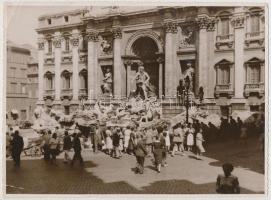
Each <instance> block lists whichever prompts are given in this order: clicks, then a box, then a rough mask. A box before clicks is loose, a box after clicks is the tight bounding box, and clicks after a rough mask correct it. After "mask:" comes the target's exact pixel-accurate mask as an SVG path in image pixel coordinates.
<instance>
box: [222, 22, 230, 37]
mask: <svg viewBox="0 0 271 200" xmlns="http://www.w3.org/2000/svg"><path fill="white" fill-rule="evenodd" d="M220 31H221V32H220V33H221V35H229V33H230V20H229V18H221V30H220Z"/></svg>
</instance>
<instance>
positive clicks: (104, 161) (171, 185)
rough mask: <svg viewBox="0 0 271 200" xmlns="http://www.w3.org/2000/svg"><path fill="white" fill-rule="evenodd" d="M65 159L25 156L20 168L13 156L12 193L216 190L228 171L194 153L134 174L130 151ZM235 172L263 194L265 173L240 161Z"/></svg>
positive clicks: (249, 189) (244, 185) (246, 188)
mask: <svg viewBox="0 0 271 200" xmlns="http://www.w3.org/2000/svg"><path fill="white" fill-rule="evenodd" d="M246 152H249V151H246ZM207 156H208V154H207ZM62 157H63V156H62V155H60V156H59V157H58V160H57V163H58V165H57V166H53V165H50V164H49V163H47V162H45V161H44V160H43V159H25V160H23V161H22V163H21V167H20V168H15V167H14V166H13V162H12V161H10V160H8V161H7V166H6V171H7V179H6V184H7V187H6V188H7V190H6V192H7V194H18V193H24V194H48V193H50V194H116V193H121V194H135V193H137V194H210V193H211V194H212V193H215V181H216V177H217V175H218V174H220V173H222V170H221V164H220V163H219V162H220V161H219V160H216V159H213V158H210V157H202V160H196V159H194V155H193V154H192V153H187V154H186V156H181V155H176V156H175V157H168V164H169V165H168V166H167V167H164V168H162V172H161V173H157V172H156V171H155V169H154V167H153V164H152V158H151V157H149V158H147V159H146V162H145V171H144V174H143V175H140V174H135V173H134V172H133V169H134V167H135V164H136V161H135V157H134V156H130V155H123V157H122V158H121V159H114V158H111V157H109V156H107V155H105V154H104V153H101V152H99V153H97V154H94V153H93V152H91V151H89V150H86V151H84V152H83V157H84V160H85V165H84V166H83V167H81V166H80V165H79V164H77V165H75V166H74V167H70V166H69V165H67V164H64V163H63V162H62V161H63V159H62ZM243 157H244V156H243ZM246 157H247V159H252V160H253V158H249V156H246ZM220 158H221V157H220ZM213 163H216V164H213ZM233 164H234V163H233ZM233 174H235V175H237V176H238V177H239V181H240V185H241V193H263V191H264V174H262V173H259V172H257V170H253V169H250V167H246V166H242V165H239V163H238V165H237V166H236V168H235V169H234V172H233Z"/></svg>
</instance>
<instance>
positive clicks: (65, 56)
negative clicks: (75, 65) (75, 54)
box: [61, 51, 72, 63]
mask: <svg viewBox="0 0 271 200" xmlns="http://www.w3.org/2000/svg"><path fill="white" fill-rule="evenodd" d="M61 62H62V63H70V62H72V51H62V56H61Z"/></svg>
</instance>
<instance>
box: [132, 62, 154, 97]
mask: <svg viewBox="0 0 271 200" xmlns="http://www.w3.org/2000/svg"><path fill="white" fill-rule="evenodd" d="M149 80H150V76H149V74H148V73H147V72H146V71H145V69H144V66H143V64H142V63H140V64H139V66H138V72H137V73H136V75H135V77H134V78H133V82H134V81H136V91H135V92H134V96H135V97H140V98H141V99H143V100H145V99H148V97H149V96H151V93H153V91H154V88H153V86H151V84H150V82H149Z"/></svg>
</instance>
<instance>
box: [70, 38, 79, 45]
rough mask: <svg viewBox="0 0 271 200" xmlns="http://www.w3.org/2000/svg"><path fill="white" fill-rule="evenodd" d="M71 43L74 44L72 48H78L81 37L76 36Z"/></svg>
mask: <svg viewBox="0 0 271 200" xmlns="http://www.w3.org/2000/svg"><path fill="white" fill-rule="evenodd" d="M71 43H72V46H74V47H78V46H79V36H75V37H73V38H71Z"/></svg>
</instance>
